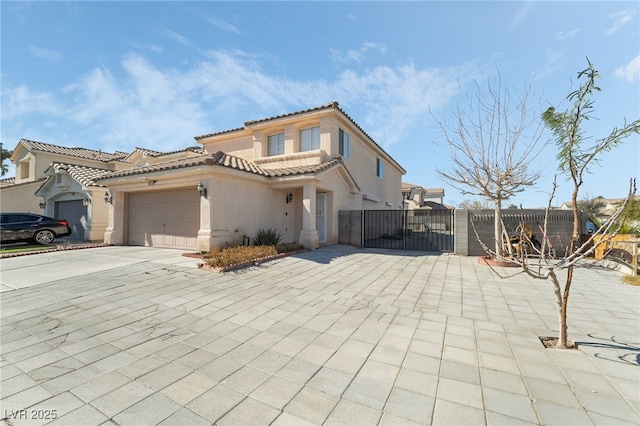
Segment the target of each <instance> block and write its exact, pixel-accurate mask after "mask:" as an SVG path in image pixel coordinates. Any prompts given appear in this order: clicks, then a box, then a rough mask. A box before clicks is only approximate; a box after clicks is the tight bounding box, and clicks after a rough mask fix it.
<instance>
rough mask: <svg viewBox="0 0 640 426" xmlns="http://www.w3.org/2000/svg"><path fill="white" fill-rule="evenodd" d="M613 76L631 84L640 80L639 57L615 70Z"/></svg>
mask: <svg viewBox="0 0 640 426" xmlns="http://www.w3.org/2000/svg"><path fill="white" fill-rule="evenodd" d="M615 76H616V77H618V78H621V79H623V80H626V81H628V82H631V83H633V82H636V81H638V80H640V55H638V56H636V57H635V58H633V59H632V60H631V62H629V63H628V64H627V65H625V66H622V67H620V68H618V69H616V71H615Z"/></svg>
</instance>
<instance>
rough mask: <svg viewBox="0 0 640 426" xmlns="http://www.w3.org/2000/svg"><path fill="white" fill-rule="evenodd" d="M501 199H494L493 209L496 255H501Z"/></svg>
mask: <svg viewBox="0 0 640 426" xmlns="http://www.w3.org/2000/svg"><path fill="white" fill-rule="evenodd" d="M501 211H502V200H500V199H499V198H498V199H496V200H495V211H494V214H493V218H494V220H493V238H494V239H495V241H496V256H502V252H503V250H502V217H501V216H502V215H501Z"/></svg>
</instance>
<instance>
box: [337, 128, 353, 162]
mask: <svg viewBox="0 0 640 426" xmlns="http://www.w3.org/2000/svg"><path fill="white" fill-rule="evenodd" d="M338 135H339V136H338V139H339V152H340V155H342V156H343V157H344V158H349V149H350V148H349V133H347V132H345V131H344V130H342V129H339V130H338Z"/></svg>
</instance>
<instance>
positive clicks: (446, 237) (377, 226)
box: [362, 209, 453, 251]
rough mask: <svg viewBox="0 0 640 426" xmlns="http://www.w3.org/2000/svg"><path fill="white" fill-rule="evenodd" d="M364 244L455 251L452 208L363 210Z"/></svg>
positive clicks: (403, 248)
mask: <svg viewBox="0 0 640 426" xmlns="http://www.w3.org/2000/svg"><path fill="white" fill-rule="evenodd" d="M362 247H366V248H385V249H396V250H422V251H453V210H449V209H447V210H363V211H362Z"/></svg>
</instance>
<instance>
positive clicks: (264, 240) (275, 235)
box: [253, 228, 282, 246]
mask: <svg viewBox="0 0 640 426" xmlns="http://www.w3.org/2000/svg"><path fill="white" fill-rule="evenodd" d="M280 241H282V235H281V234H280V233H279V232H278V231H277V230H275V229H271V228H269V229H259V230H258V234H257V235H256V236H255V238H254V239H253V245H254V246H277V245H278V244H279V243H280Z"/></svg>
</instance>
